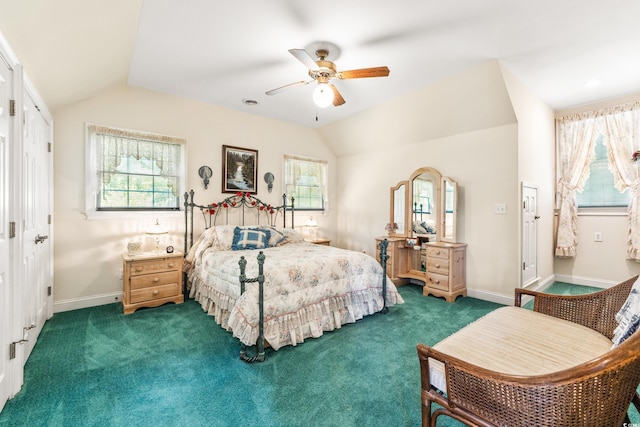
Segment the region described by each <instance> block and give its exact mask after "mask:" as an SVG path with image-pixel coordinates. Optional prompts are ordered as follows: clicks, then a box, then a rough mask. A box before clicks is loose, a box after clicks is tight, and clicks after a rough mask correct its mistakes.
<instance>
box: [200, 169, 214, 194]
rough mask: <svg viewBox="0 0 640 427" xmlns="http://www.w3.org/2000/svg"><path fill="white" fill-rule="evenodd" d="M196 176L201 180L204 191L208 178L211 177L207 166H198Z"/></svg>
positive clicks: (211, 173) (207, 184)
mask: <svg viewBox="0 0 640 427" xmlns="http://www.w3.org/2000/svg"><path fill="white" fill-rule="evenodd" d="M198 175H200V178H202V181H203V182H204V189H205V190H206V189H207V187H208V186H209V178H211V175H213V172H212V171H211V168H210V167H209V166H200V169H198Z"/></svg>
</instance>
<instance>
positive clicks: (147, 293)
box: [130, 283, 180, 304]
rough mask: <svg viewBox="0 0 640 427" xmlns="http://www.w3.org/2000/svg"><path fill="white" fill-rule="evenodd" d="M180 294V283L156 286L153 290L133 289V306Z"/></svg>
mask: <svg viewBox="0 0 640 427" xmlns="http://www.w3.org/2000/svg"><path fill="white" fill-rule="evenodd" d="M179 293H180V287H179V285H178V283H172V284H169V285H164V286H155V287H152V288H142V289H132V290H131V300H130V302H131V304H135V303H138V302H145V301H151V300H154V299H160V298H167V297H172V296H176V295H178V294H179Z"/></svg>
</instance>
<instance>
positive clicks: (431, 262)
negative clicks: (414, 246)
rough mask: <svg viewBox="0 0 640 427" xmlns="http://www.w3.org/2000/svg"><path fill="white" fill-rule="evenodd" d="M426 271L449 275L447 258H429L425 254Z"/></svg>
mask: <svg viewBox="0 0 640 427" xmlns="http://www.w3.org/2000/svg"><path fill="white" fill-rule="evenodd" d="M427 271H429V273H436V274H443V275H445V276H448V275H449V260H448V259H443V258H429V257H428V256H427Z"/></svg>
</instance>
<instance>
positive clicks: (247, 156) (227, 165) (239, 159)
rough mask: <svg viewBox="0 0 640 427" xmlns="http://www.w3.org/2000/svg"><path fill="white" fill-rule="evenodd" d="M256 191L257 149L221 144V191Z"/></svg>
mask: <svg viewBox="0 0 640 427" xmlns="http://www.w3.org/2000/svg"><path fill="white" fill-rule="evenodd" d="M238 191H242V192H244V193H257V192H258V151H257V150H251V149H249V148H240V147H231V146H229V145H223V146H222V192H223V193H236V192H238Z"/></svg>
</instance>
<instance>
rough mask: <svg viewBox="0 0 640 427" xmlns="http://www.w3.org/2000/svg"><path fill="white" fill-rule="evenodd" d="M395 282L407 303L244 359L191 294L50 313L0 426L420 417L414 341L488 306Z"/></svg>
mask: <svg viewBox="0 0 640 427" xmlns="http://www.w3.org/2000/svg"><path fill="white" fill-rule="evenodd" d="M400 292H401V293H402V295H403V297H404V298H405V301H406V303H405V304H402V305H399V306H396V307H392V308H391V311H390V313H389V314H387V315H382V314H376V315H373V316H369V317H367V318H365V319H363V320H361V321H359V322H357V323H355V324H352V325H345V326H343V328H342V329H341V330H338V331H334V332H329V333H326V334H325V335H324V336H322V337H321V338H319V339H309V340H307V341H305V342H304V343H302V344H299V345H298V346H297V347H285V348H282V349H280V350H279V351H278V352H273V351H271V350H267V360H266V361H265V362H263V363H258V364H253V365H249V364H246V363H244V362H242V361H240V360H239V359H238V349H239V345H238V343H237V341H236V340H235V339H233V338H232V337H231V334H229V333H228V332H226V331H224V330H222V329H221V328H220V327H219V326H218V325H216V324H215V322H214V320H213V319H212V318H211V317H208V316H207V315H206V314H205V313H204V312H203V311H202V310H201V308H200V306H199V305H198V304H197V303H195V302H193V301H187V302H185V303H184V304H180V305H173V304H169V305H166V306H163V307H158V308H154V309H145V310H139V311H138V312H136V313H135V314H132V315H128V316H124V315H123V314H122V308H121V306H120V305H119V304H110V305H105V306H100V307H93V308H89V309H83V310H76V311H70V312H64V313H58V314H56V315H55V316H54V317H53V318H52V319H51V320H49V321H48V322H47V323H46V324H45V327H44V329H43V330H42V333H41V335H40V337H39V339H38V343H37V344H36V347H35V349H34V351H33V353H32V355H31V357H30V359H29V361H28V363H27V365H26V368H25V385H24V387H23V389H22V390H21V391H20V393H19V394H18V395H17V396H16V397H15V398H13V399H12V400H10V401H8V402H7V404H6V405H5V409H4V410H3V411H2V413H0V426H30V427H31V426H147V425H153V426H175V425H183V426H229V427H232V426H233V427H235V426H240V425H248V426H261V427H262V426H339V427H347V426H419V425H420V383H419V367H418V358H417V356H416V350H415V346H416V344H417V343H418V342H424V343H426V344H428V345H433V344H435V343H436V342H438V341H440V340H441V339H443V338H445V337H446V336H448V335H450V334H451V333H453V332H455V331H456V330H458V329H460V328H461V327H463V326H464V325H466V324H468V323H470V322H472V321H473V320H475V319H477V318H478V317H480V316H482V315H484V314H485V313H487V312H489V311H491V310H493V309H495V308H497V307H498V306H499V305H498V304H493V303H489V302H486V301H481V300H478V299H473V298H462V299H460V298H459V299H458V300H457V302H456V303H454V304H449V303H447V302H445V301H444V300H443V299H439V298H434V297H423V296H422V294H421V288H420V287H418V286H414V285H409V286H404V287H401V288H400ZM438 425H439V426H459V425H461V424H459V423H457V422H455V421H453V420H450V419H448V418H441V419H440V420H439V423H438Z"/></svg>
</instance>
